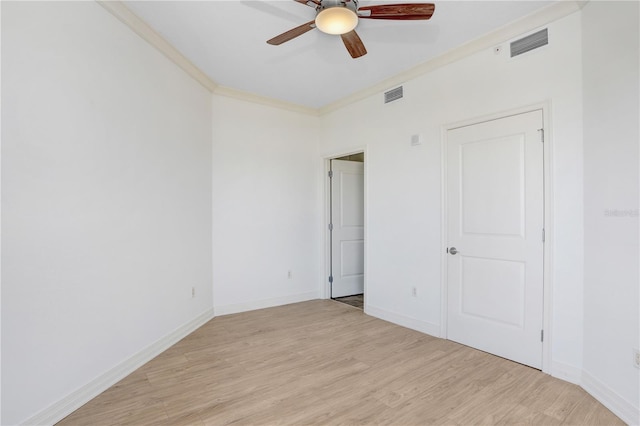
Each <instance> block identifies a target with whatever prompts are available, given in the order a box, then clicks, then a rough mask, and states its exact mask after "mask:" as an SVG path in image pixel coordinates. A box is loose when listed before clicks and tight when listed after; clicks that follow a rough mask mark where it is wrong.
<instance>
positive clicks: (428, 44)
mask: <svg viewBox="0 0 640 426" xmlns="http://www.w3.org/2000/svg"><path fill="white" fill-rule="evenodd" d="M427 1H428V0H427ZM401 2H402V3H411V2H414V3H415V2H416V1H415V0H404V1H397V0H395V1H394V0H390V1H367V0H361V1H360V6H365V5H374V4H385V3H401ZM125 3H126V5H127V6H128V7H129V8H130V9H131V10H133V11H134V12H135V13H136V14H137V15H138V16H139V17H140V18H142V19H143V20H144V21H146V22H147V23H148V24H149V25H150V26H151V27H153V28H154V29H155V30H156V31H157V32H158V33H160V34H161V35H162V36H163V37H164V38H165V39H167V40H168V41H169V42H170V43H171V44H173V46H174V47H176V48H177V49H178V50H179V51H180V52H181V53H182V54H183V55H184V56H186V57H187V58H188V59H189V60H190V61H191V62H193V63H194V64H195V65H196V66H197V67H199V68H200V69H201V70H202V71H203V72H204V73H205V74H207V75H208V76H209V77H210V78H211V79H212V80H213V81H215V82H216V83H217V84H220V85H222V86H226V87H229V88H233V89H236V90H241V91H245V92H249V93H253V94H256V95H260V96H265V97H269V98H273V99H278V100H282V101H287V102H291V103H294V104H298V105H302V106H306V107H311V108H320V107H323V106H326V105H328V104H330V103H332V102H335V101H337V100H339V99H341V98H344V97H346V96H348V95H350V94H352V93H355V92H358V91H360V90H362V89H365V88H368V87H370V86H373V85H375V84H376V83H379V82H381V81H383V80H385V79H387V78H389V77H392V76H394V75H396V74H398V73H400V72H402V71H406V70H408V69H410V68H412V67H414V66H416V65H418V64H420V63H423V62H426V61H428V60H429V59H432V58H434V57H436V56H438V55H440V54H442V53H444V52H446V51H448V50H451V49H453V48H455V47H458V46H460V45H462V44H464V43H466V42H468V41H471V40H474V39H476V38H478V37H480V36H482V35H484V34H486V33H488V32H491V31H492V30H495V29H496V28H498V27H501V26H503V25H505V24H507V23H510V22H512V21H514V20H517V19H519V18H521V17H523V16H526V15H528V14H530V13H532V12H534V11H536V10H538V9H540V8H542V7H545V6H548V5H549V4H551V3H555V1H544V2H543V1H490V2H488V1H451V0H447V1H435V2H434V3H435V5H436V9H435V13H434V15H433V17H432V18H431V19H430V20H428V21H384V20H373V19H366V20H365V19H362V20H360V23H359V24H358V27H357V32H358V34H359V35H360V38H361V39H362V41H363V42H364V44H365V46H366V48H367V51H368V54H367V55H365V56H363V57H361V58H358V59H352V58H351V56H349V53H348V52H347V50H346V49H345V47H344V45H343V44H342V41H341V39H340V37H339V36H331V35H327V34H324V33H322V32H320V31H319V30H317V29H316V30H312V31H310V32H308V33H306V34H303V35H302V36H300V37H298V38H295V39H293V40H291V41H289V42H287V43H284V44H282V45H280V46H271V45H268V44H267V43H266V41H267V40H268V39H270V38H272V37H274V36H276V35H278V34H280V33H283V32H285V31H287V30H289V29H291V28H293V27H296V26H298V25H301V24H303V23H305V22H308V21H311V20H313V19H314V17H315V10H314V9H313V8H311V7H308V6H305V5H303V4H300V3H297V2H295V1H292V0H268V1H267V0H261V1H239V0H227V1H220V0H217V1H126V2H125Z"/></svg>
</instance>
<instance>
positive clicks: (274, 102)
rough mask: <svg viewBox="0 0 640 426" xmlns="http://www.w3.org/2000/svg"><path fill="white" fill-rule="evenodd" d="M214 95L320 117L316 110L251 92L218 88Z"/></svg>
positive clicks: (223, 87)
mask: <svg viewBox="0 0 640 426" xmlns="http://www.w3.org/2000/svg"><path fill="white" fill-rule="evenodd" d="M213 93H214V94H216V95H220V96H226V97H228V98H233V99H238V100H241V101H246V102H252V103H254V104H260V105H266V106H270V107H275V108H280V109H284V110H287V111H291V112H297V113H301V114H307V115H313V116H316V117H317V116H319V115H320V113H319V110H318V109H316V108H311V107H306V106H303V105H299V104H294V103H291V102H286V101H281V100H279V99H273V98H268V97H265V96H260V95H256V94H253V93H249V92H243V91H241V90H236V89H232V88H230V87H225V86H218V87H216V89H215V90H214V91H213Z"/></svg>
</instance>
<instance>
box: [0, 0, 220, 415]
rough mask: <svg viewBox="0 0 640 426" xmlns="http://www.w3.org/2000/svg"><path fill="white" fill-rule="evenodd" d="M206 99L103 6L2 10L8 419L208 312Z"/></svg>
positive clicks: (34, 409)
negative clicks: (193, 294) (193, 290)
mask: <svg viewBox="0 0 640 426" xmlns="http://www.w3.org/2000/svg"><path fill="white" fill-rule="evenodd" d="M210 100H211V97H210V93H209V92H208V91H206V90H205V89H203V88H202V87H201V86H200V85H198V84H197V83H196V82H195V81H194V80H192V79H191V78H190V77H189V76H187V75H186V74H185V73H184V72H183V71H182V70H180V69H179V68H178V67H177V66H175V65H174V64H173V63H171V62H169V60H167V59H166V58H165V57H164V56H163V55H162V54H160V53H158V52H157V51H156V50H154V49H153V48H151V47H150V46H149V45H148V44H147V43H146V42H145V41H143V40H142V39H140V38H139V37H138V36H137V35H135V34H134V33H133V32H132V31H131V30H130V29H129V28H127V27H125V26H124V25H123V24H122V23H120V22H119V21H117V20H116V19H115V18H114V17H113V16H111V15H110V14H109V13H107V12H106V11H105V10H104V9H103V8H102V7H100V6H99V5H98V4H97V3H94V2H60V3H57V2H56V3H50V2H43V3H30V2H15V3H14V2H3V4H2V104H3V105H2V124H3V127H2V247H3V250H2V408H3V412H2V420H1V422H2V424H14V423H18V422H21V421H24V420H25V419H27V418H29V417H31V416H33V415H34V414H36V413H38V412H40V411H41V410H43V409H45V408H46V407H48V406H49V405H50V404H53V403H55V402H58V401H59V400H61V399H62V398H64V397H65V396H67V395H69V394H70V393H72V392H74V391H75V390H77V389H78V388H80V387H81V386H83V385H85V384H87V383H89V382H91V381H92V380H93V379H95V378H96V377H98V376H100V375H101V374H103V373H105V372H106V371H108V370H110V369H111V368H113V367H114V366H116V365H118V364H119V363H122V362H123V361H124V360H126V359H128V358H129V357H131V356H132V355H134V354H135V353H137V352H139V351H140V350H142V349H144V348H146V347H148V346H149V345H151V344H152V343H153V342H155V341H157V340H158V339H160V338H162V337H165V336H166V335H168V334H169V333H170V332H172V331H173V330H175V329H177V328H178V327H180V326H182V325H184V324H185V323H188V322H189V321H191V320H193V319H194V318H195V317H198V316H199V315H200V314H202V313H203V312H206V311H207V310H210V309H211V308H212V295H211V287H212V286H211V276H212V260H211V103H210ZM192 286H193V287H195V288H196V296H197V297H196V298H194V299H192V298H191V287H192Z"/></svg>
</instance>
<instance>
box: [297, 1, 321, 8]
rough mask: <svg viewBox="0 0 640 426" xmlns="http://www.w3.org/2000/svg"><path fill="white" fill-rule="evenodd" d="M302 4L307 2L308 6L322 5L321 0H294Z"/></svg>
mask: <svg viewBox="0 0 640 426" xmlns="http://www.w3.org/2000/svg"><path fill="white" fill-rule="evenodd" d="M293 1H297V2H298V3H300V4H306V5H307V6H311V7H317V6H319V5H320V0H293Z"/></svg>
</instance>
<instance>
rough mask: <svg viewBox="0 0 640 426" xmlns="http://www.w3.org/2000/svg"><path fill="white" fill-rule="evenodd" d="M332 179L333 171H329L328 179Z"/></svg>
mask: <svg viewBox="0 0 640 426" xmlns="http://www.w3.org/2000/svg"><path fill="white" fill-rule="evenodd" d="M332 177H333V170H329V179H331V178H332Z"/></svg>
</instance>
